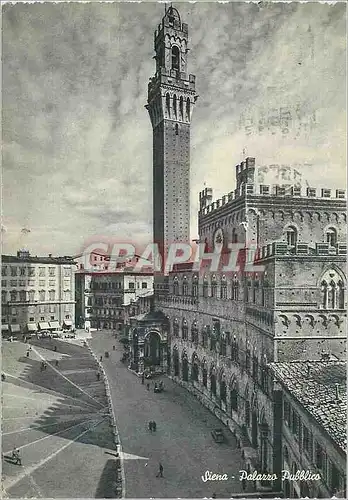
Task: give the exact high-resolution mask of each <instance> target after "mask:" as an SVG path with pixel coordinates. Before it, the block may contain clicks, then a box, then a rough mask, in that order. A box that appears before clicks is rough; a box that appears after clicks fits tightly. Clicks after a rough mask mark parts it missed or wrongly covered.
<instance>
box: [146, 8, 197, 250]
mask: <svg viewBox="0 0 348 500" xmlns="http://www.w3.org/2000/svg"><path fill="white" fill-rule="evenodd" d="M154 47H155V59H156V73H155V76H154V77H152V78H151V79H150V82H149V85H148V100H147V105H146V108H147V109H148V112H149V115H150V119H151V124H152V128H153V233H154V241H155V243H157V244H158V245H159V248H160V249H161V251H162V252H163V251H166V250H167V248H168V246H169V245H170V244H171V243H172V242H175V241H180V242H187V243H188V242H189V241H190V123H191V115H192V109H193V106H194V104H195V101H196V99H197V96H196V91H195V76H194V75H188V74H187V54H188V27H187V24H185V23H182V22H181V19H180V15H179V12H178V11H177V9H175V8H173V7H172V6H171V7H169V8H168V9H167V10H166V13H165V15H164V17H163V19H162V22H161V24H159V26H158V29H157V30H156V31H155V35H154Z"/></svg>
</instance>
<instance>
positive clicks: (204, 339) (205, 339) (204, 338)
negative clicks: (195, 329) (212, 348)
mask: <svg viewBox="0 0 348 500" xmlns="http://www.w3.org/2000/svg"><path fill="white" fill-rule="evenodd" d="M207 345H208V331H207V327H206V326H204V327H203V329H202V347H207Z"/></svg>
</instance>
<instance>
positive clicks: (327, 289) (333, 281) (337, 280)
mask: <svg viewBox="0 0 348 500" xmlns="http://www.w3.org/2000/svg"><path fill="white" fill-rule="evenodd" d="M320 286H321V306H322V307H323V308H324V309H344V304H345V284H344V281H343V279H342V277H341V275H340V273H339V272H338V271H337V270H336V269H335V268H334V267H333V268H330V269H328V270H327V271H326V272H325V273H324V275H323V276H322V280H321V282H320Z"/></svg>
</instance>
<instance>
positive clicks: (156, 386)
mask: <svg viewBox="0 0 348 500" xmlns="http://www.w3.org/2000/svg"><path fill="white" fill-rule="evenodd" d="M153 391H154V392H156V391H158V385H157V383H155V386H154V388H153Z"/></svg>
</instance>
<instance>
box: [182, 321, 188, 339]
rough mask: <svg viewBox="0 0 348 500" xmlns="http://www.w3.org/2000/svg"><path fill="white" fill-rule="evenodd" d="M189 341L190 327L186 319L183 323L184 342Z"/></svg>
mask: <svg viewBox="0 0 348 500" xmlns="http://www.w3.org/2000/svg"><path fill="white" fill-rule="evenodd" d="M187 339H188V325H187V321H186V319H184V320H183V321H182V340H187Z"/></svg>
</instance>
